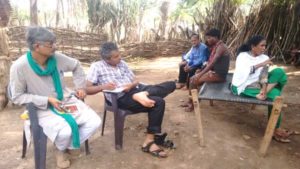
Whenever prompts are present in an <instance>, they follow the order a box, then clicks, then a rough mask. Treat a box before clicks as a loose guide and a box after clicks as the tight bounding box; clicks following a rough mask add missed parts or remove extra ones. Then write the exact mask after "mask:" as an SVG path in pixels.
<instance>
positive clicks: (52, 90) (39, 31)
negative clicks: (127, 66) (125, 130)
mask: <svg viewBox="0 0 300 169" xmlns="http://www.w3.org/2000/svg"><path fill="white" fill-rule="evenodd" d="M55 40H56V37H55V35H54V33H52V32H51V31H49V30H47V29H46V28H43V27H30V28H29V29H28V31H27V34H26V41H27V45H28V47H29V51H28V52H27V53H26V54H24V55H23V56H21V57H19V58H18V59H17V60H16V61H15V62H14V63H13V65H12V67H11V69H10V82H9V84H10V90H11V99H12V102H13V103H15V104H20V105H21V104H27V103H33V104H34V105H35V106H36V107H37V108H38V111H37V115H38V118H39V125H40V126H41V127H42V128H43V131H44V133H45V134H46V135H47V137H48V138H49V139H50V140H51V141H52V142H54V144H55V146H56V148H57V151H56V163H57V167H58V168H68V167H69V166H70V161H69V159H68V156H69V155H68V154H67V153H70V154H74V152H76V154H78V150H79V148H80V144H81V143H83V142H84V141H85V140H86V139H88V138H89V137H90V136H91V135H92V134H93V133H94V132H95V131H96V130H97V129H98V128H99V126H100V123H101V119H100V118H99V116H98V115H97V114H96V113H95V112H94V111H93V110H92V109H91V108H89V107H88V106H86V105H85V104H84V103H83V102H82V101H81V100H78V99H77V98H76V97H74V96H73V94H71V93H72V92H70V91H68V90H67V88H66V86H65V85H64V83H63V76H64V72H72V73H73V81H74V84H75V95H76V96H77V97H78V98H80V99H83V98H84V97H85V95H86V93H85V90H84V88H85V74H84V72H83V69H82V68H81V66H80V63H79V61H78V60H76V59H73V58H70V57H68V56H66V55H63V54H60V53H57V52H55V50H56V45H55ZM70 104H71V105H72V106H73V108H72V112H69V111H68V112H65V111H63V109H65V108H67V106H68V105H69V106H70ZM74 106H76V107H74Z"/></svg>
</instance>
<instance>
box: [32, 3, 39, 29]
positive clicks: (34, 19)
mask: <svg viewBox="0 0 300 169" xmlns="http://www.w3.org/2000/svg"><path fill="white" fill-rule="evenodd" d="M30 25H38V14H37V0H30Z"/></svg>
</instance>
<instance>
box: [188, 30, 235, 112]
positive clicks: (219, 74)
mask: <svg viewBox="0 0 300 169" xmlns="http://www.w3.org/2000/svg"><path fill="white" fill-rule="evenodd" d="M205 35H206V40H207V43H208V45H209V46H210V47H211V49H212V51H211V54H210V56H209V59H208V64H207V66H206V67H205V68H204V69H203V70H201V71H200V72H197V73H196V74H195V75H194V76H193V77H192V78H191V82H190V89H197V88H199V87H200V86H201V85H202V84H203V83H204V82H224V81H225V80H226V76H227V73H228V70H229V62H230V53H229V50H228V48H227V46H226V45H225V44H224V43H223V42H222V40H220V36H221V34H220V31H219V30H217V29H211V30H209V31H208V32H207V33H206V34H205ZM193 109H194V107H193V104H192V99H189V102H188V104H187V109H186V111H193Z"/></svg>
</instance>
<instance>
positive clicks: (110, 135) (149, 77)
mask: <svg viewBox="0 0 300 169" xmlns="http://www.w3.org/2000/svg"><path fill="white" fill-rule="evenodd" d="M178 63H179V57H168V58H166V57H165V58H153V59H149V60H139V62H135V61H132V62H130V64H129V65H130V67H131V68H132V69H133V70H134V72H135V73H136V75H137V77H138V79H139V80H140V81H142V82H145V83H148V84H155V83H158V82H163V81H165V80H175V79H176V78H177V74H178ZM231 65H233V64H231ZM284 68H285V69H286V71H287V73H288V75H289V82H288V85H287V87H286V88H285V91H284V99H285V100H284V101H285V103H286V106H285V107H284V108H283V112H284V119H283V127H285V128H289V129H294V130H298V131H300V103H299V99H300V96H299V93H300V92H299V91H300V87H299V83H300V78H299V77H300V69H299V68H298V69H296V68H294V67H291V66H284ZM66 81H67V84H69V86H71V85H70V84H71V79H70V77H68V78H66ZM187 98H188V95H187V91H183V90H176V91H175V92H174V93H172V94H171V95H169V96H168V97H167V98H166V103H167V104H166V112H165V117H164V122H163V130H164V131H166V132H168V136H169V139H172V140H173V141H174V142H175V144H176V146H177V148H176V149H175V150H169V151H168V154H169V157H168V158H166V159H158V158H154V157H152V156H150V155H149V154H145V153H143V152H142V151H141V150H140V146H141V143H142V142H143V139H144V136H145V134H144V131H145V127H146V126H147V116H146V114H143V113H141V114H138V115H131V116H128V117H127V118H126V122H125V126H126V127H125V131H124V145H123V150H119V151H117V150H115V148H114V131H113V115H112V113H108V116H107V121H106V128H105V134H104V136H101V135H100V131H99V132H97V133H96V134H95V135H94V136H93V137H92V138H91V139H90V149H91V154H90V155H88V156H86V155H85V154H84V153H82V155H81V156H80V158H79V159H77V160H75V161H72V166H71V169H200V168H201V169H297V168H298V169H299V168H300V167H299V166H300V136H292V137H291V140H292V142H291V143H288V144H282V143H278V142H276V141H274V140H273V141H272V142H271V145H270V147H269V149H268V152H267V156H266V157H265V158H262V157H260V156H259V154H258V148H259V145H260V142H261V140H262V136H263V134H264V130H265V126H266V123H267V117H266V113H267V107H265V106H257V107H256V109H255V110H251V105H246V104H238V103H228V102H215V104H214V106H213V107H211V106H209V102H208V101H202V102H201V106H202V116H203V123H204V136H205V138H204V139H205V147H200V146H199V142H198V137H197V133H198V132H197V125H196V119H195V115H194V113H193V112H190V113H187V112H185V111H184V110H183V108H181V107H180V106H179V105H180V104H181V103H182V102H183V101H186V100H187ZM86 103H87V104H89V105H90V106H91V107H92V108H94V109H95V110H96V112H98V114H99V116H101V117H102V116H103V113H102V112H103V95H102V94H101V93H100V94H97V95H93V96H88V97H87V99H86ZM22 110H23V108H22V107H18V106H12V105H11V104H10V105H9V106H8V107H7V108H6V109H5V110H4V111H2V112H0V145H1V146H0V159H1V161H0V169H32V168H34V160H33V146H31V147H30V148H29V150H28V151H27V156H26V158H25V159H21V158H20V157H21V148H22V147H21V141H22V127H23V121H22V120H21V119H20V118H19V115H20V113H21V112H22ZM53 147H54V146H53V145H52V144H51V143H50V141H48V151H47V168H49V169H51V168H55V159H54V153H53V150H54V148H53ZM82 152H84V148H83V147H82Z"/></svg>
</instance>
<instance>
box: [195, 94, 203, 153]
mask: <svg viewBox="0 0 300 169" xmlns="http://www.w3.org/2000/svg"><path fill="white" fill-rule="evenodd" d="M192 100H193V104H194V111H195V116H196V120H197V125H198V133H199V141H200V146H201V147H203V146H204V138H203V127H202V117H201V109H200V104H199V100H198V90H197V89H192Z"/></svg>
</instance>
